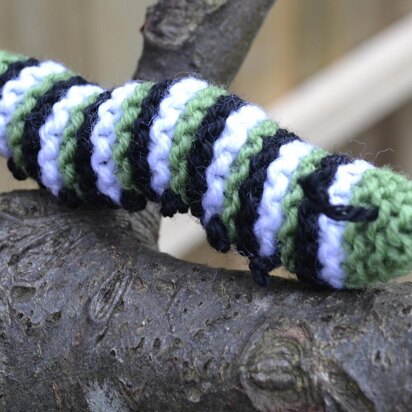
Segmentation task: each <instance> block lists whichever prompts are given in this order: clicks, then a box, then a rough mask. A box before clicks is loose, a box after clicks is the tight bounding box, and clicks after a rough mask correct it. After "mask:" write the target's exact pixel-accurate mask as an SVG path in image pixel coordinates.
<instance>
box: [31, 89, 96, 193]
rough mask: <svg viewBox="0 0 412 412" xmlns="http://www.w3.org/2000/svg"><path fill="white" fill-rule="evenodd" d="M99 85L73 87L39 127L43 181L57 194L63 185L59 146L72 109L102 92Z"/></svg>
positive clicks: (39, 159) (41, 175) (39, 155)
mask: <svg viewBox="0 0 412 412" xmlns="http://www.w3.org/2000/svg"><path fill="white" fill-rule="evenodd" d="M102 91H103V89H101V88H100V87H98V86H95V85H91V84H86V85H81V86H73V87H71V88H70V89H69V90H68V91H67V93H66V95H65V96H64V97H63V98H62V99H61V100H60V101H58V102H57V103H55V104H54V105H53V110H52V113H51V114H50V115H49V116H48V118H47V120H46V122H45V123H44V124H43V125H42V126H41V127H40V129H39V136H40V150H39V154H38V157H37V159H38V163H39V166H40V178H41V181H42V183H43V184H44V185H45V186H46V187H47V188H48V189H49V190H50V191H51V192H52V193H53V194H54V195H55V196H57V195H58V193H59V191H60V189H61V188H62V186H63V178H62V176H61V174H60V171H59V163H58V157H59V148H60V143H61V141H62V139H63V132H64V130H65V128H66V127H67V124H68V122H69V118H70V113H71V110H72V109H73V108H74V107H75V106H77V105H79V104H81V103H82V102H83V101H85V100H86V99H87V98H88V97H89V96H91V95H92V94H94V93H101V92H102Z"/></svg>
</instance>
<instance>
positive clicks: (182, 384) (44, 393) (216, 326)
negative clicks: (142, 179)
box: [0, 191, 412, 411]
mask: <svg viewBox="0 0 412 412" xmlns="http://www.w3.org/2000/svg"><path fill="white" fill-rule="evenodd" d="M142 222H143V221H142V220H141V219H136V216H135V215H130V214H126V213H124V212H121V211H114V210H101V211H94V210H86V209H84V210H77V211H73V210H69V209H66V208H65V207H64V206H62V205H60V204H58V203H57V202H55V201H54V200H53V199H51V198H50V197H49V196H48V195H47V194H42V193H40V192H38V191H32V192H14V193H12V194H5V195H2V196H1V197H0V236H1V253H0V260H1V267H2V276H1V289H0V302H1V306H0V311H1V324H0V343H1V355H2V357H1V360H0V362H1V363H0V365H1V371H2V375H1V376H2V381H1V388H2V394H1V395H2V396H1V398H0V399H1V400H2V403H3V404H2V406H3V410H7V411H27V410H36V411H43V410H73V411H75V410H76V411H79V410H80V411H82V410H90V411H128V410H157V411H162V410H195V409H196V410H216V411H217V410H238V411H243V410H245V411H247V410H263V411H267V410H329V411H351V410H354V411H361V410H362V411H363V410H366V411H372V410H381V411H386V410H388V411H389V410H390V411H392V410H404V411H406V410H410V405H411V403H410V402H411V399H412V385H411V383H412V382H411V362H412V284H403V285H399V284H392V285H389V286H386V287H384V288H378V289H373V290H368V291H363V292H331V291H314V290H311V289H309V288H307V287H305V286H303V285H301V284H299V283H297V282H293V281H286V280H282V279H275V280H274V281H273V282H272V285H271V287H269V288H261V287H259V286H257V285H256V284H254V283H253V281H252V280H251V277H250V275H249V274H247V273H243V272H230V271H225V270H216V269H210V268H206V267H201V266H198V265H194V264H190V263H186V262H181V261H178V260H176V259H173V258H172V257H170V256H167V255H164V254H160V253H159V252H156V251H155V250H153V245H154V244H155V239H156V234H155V233H156V223H153V221H150V220H149V221H148V220H146V221H145V223H144V225H145V226H142V225H143V223H142Z"/></svg>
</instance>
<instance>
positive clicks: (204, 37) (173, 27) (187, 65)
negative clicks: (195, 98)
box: [135, 0, 275, 85]
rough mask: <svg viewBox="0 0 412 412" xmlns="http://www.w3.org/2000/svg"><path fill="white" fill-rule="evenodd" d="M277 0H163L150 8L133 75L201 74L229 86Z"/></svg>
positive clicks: (170, 75) (159, 77) (151, 76)
mask: <svg viewBox="0 0 412 412" xmlns="http://www.w3.org/2000/svg"><path fill="white" fill-rule="evenodd" d="M274 1H275V0H253V1H245V0H190V1H189V0H160V1H159V2H158V3H157V4H156V5H155V6H153V7H151V8H149V10H148V14H147V16H146V22H145V24H144V26H143V29H142V32H143V36H144V51H143V55H142V57H141V59H140V61H139V67H138V69H137V72H136V74H135V76H136V77H138V78H143V79H146V78H148V79H155V80H161V79H164V78H166V77H176V76H184V75H187V74H192V73H198V74H200V75H201V76H202V77H204V78H205V79H207V80H209V81H212V82H217V83H219V84H221V85H228V84H229V83H230V81H231V80H232V79H233V77H234V76H235V74H236V73H237V71H238V70H239V67H240V65H241V64H242V62H243V59H244V57H245V55H246V53H247V51H248V50H249V47H250V45H251V43H252V41H253V39H254V37H255V35H256V33H257V31H258V30H259V28H260V26H261V24H262V22H263V20H264V18H265V16H266V14H267V12H268V10H269V9H270V7H271V6H272V4H273V3H274Z"/></svg>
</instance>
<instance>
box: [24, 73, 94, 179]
mask: <svg viewBox="0 0 412 412" xmlns="http://www.w3.org/2000/svg"><path fill="white" fill-rule="evenodd" d="M85 83H86V80H85V79H83V78H82V77H80V76H74V77H71V78H70V79H67V80H61V81H57V82H56V83H55V84H53V86H52V87H50V89H49V90H47V92H46V93H44V94H43V95H42V96H40V97H39V98H38V99H37V101H36V105H35V106H34V108H33V110H32V111H31V112H30V114H29V115H28V116H27V117H26V118H25V120H24V131H23V140H22V154H23V161H24V164H25V169H26V173H27V175H28V176H30V177H31V178H33V179H35V180H37V182H38V183H40V184H41V182H40V175H39V174H40V168H39V164H38V161H37V156H38V153H39V150H40V136H39V130H40V127H41V126H42V125H43V124H44V123H45V121H46V119H47V117H48V116H49V115H50V114H51V112H52V109H53V105H54V104H55V103H57V102H58V101H59V100H60V99H61V98H62V96H63V95H64V94H65V93H66V92H67V90H69V89H70V88H71V87H73V86H75V85H80V84H85Z"/></svg>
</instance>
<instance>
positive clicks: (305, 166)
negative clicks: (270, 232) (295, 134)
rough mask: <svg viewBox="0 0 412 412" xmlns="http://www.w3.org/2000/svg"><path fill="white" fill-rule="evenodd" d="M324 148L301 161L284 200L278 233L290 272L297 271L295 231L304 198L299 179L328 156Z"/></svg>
mask: <svg viewBox="0 0 412 412" xmlns="http://www.w3.org/2000/svg"><path fill="white" fill-rule="evenodd" d="M327 154H328V153H327V152H326V151H325V150H323V149H317V148H314V150H312V152H310V153H309V154H308V155H307V156H305V157H304V158H303V159H302V160H301V161H300V163H299V166H298V168H297V169H296V171H295V172H294V173H293V175H292V179H291V181H290V184H289V188H288V192H287V194H286V196H285V198H284V199H283V202H282V211H283V215H284V217H285V218H284V220H283V222H282V225H281V227H280V230H279V233H278V241H279V246H280V249H281V258H282V265H283V266H284V267H285V268H286V269H288V270H289V271H290V272H294V271H295V264H294V258H295V233H296V230H297V227H298V209H299V205H300V203H301V202H302V199H303V190H302V188H301V186H300V185H299V183H298V180H299V179H300V178H301V177H303V176H307V175H308V174H310V173H312V172H314V171H315V170H316V169H317V168H318V166H319V164H320V161H321V160H322V159H323V158H324V157H325V156H327Z"/></svg>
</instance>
